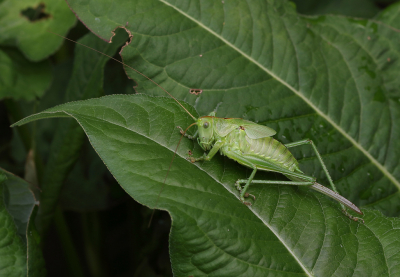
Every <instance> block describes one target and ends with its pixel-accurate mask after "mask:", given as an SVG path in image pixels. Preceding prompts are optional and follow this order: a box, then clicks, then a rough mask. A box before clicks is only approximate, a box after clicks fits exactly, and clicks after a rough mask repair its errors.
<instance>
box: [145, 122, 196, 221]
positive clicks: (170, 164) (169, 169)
mask: <svg viewBox="0 0 400 277" xmlns="http://www.w3.org/2000/svg"><path fill="white" fill-rule="evenodd" d="M195 124H197V122H195V123H192V124H190V125H189V127H187V128H186V130H185V131H184V132H183V133H182V135H181V138H180V139H179V142H178V145H177V146H176V149H175V151H174V156H173V157H172V160H171V162H170V163H169V167H168V171H167V175H165V178H164V182H163V185H162V188H161V190H160V192H159V193H158V196H157V201H156V206H155V207H154V209H153V212H152V213H151V217H150V220H149V224H148V225H147V228H150V225H151V221H152V220H153V216H154V212H155V211H156V209H157V208H158V206H157V205H158V200H160V195H161V192H162V191H163V190H164V186H165V181H167V177H168V174H169V172H170V171H171V166H172V162H173V161H174V159H175V156H176V152H177V151H178V147H179V144H181V140H182V138H183V136H184V135H185V134H186V131H187V130H188V129H189V128H190V127H192V126H193V125H195Z"/></svg>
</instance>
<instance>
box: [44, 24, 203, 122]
mask: <svg viewBox="0 0 400 277" xmlns="http://www.w3.org/2000/svg"><path fill="white" fill-rule="evenodd" d="M47 32H49V33H51V34H54V35H56V36H59V37H62V38H63V39H66V40H69V41H72V42H75V43H76V44H79V45H82V46H84V47H86V48H89V49H91V50H93V51H96V52H97V53H100V54H102V55H104V56H106V57H109V58H110V59H113V60H114V61H116V62H119V63H120V64H122V65H124V66H126V67H128V68H130V69H132V70H133V71H135V72H136V73H138V74H140V75H141V76H143V77H145V78H146V79H147V80H149V81H151V82H152V83H153V84H155V85H156V86H158V87H159V88H161V89H162V90H163V91H164V92H165V93H166V94H168V95H169V96H171V98H172V99H174V100H175V101H176V103H178V104H179V106H181V107H182V109H184V110H185V111H186V112H187V113H188V114H189V115H190V116H191V117H192V118H193V119H194V120H195V121H196V120H197V118H195V117H194V116H193V115H192V114H191V113H190V112H189V111H188V110H187V109H186V108H185V107H184V106H183V105H182V104H181V103H180V102H179V101H178V100H177V99H176V98H175V97H173V96H172V95H171V93H169V92H168V91H167V90H166V89H165V88H163V87H162V86H160V85H159V84H157V83H156V82H155V81H154V80H152V79H150V78H149V77H147V76H146V75H144V74H143V73H142V72H140V71H139V70H137V69H134V68H133V67H131V66H129V65H127V64H125V63H123V62H121V61H120V60H117V59H116V58H113V57H111V56H109V55H107V54H105V53H103V52H101V51H99V50H96V49H94V48H92V47H90V46H87V45H85V44H82V43H79V42H77V41H75V40H72V39H69V38H66V37H63V36H62V35H59V34H57V33H53V32H51V31H47Z"/></svg>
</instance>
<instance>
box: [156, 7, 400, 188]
mask: <svg viewBox="0 0 400 277" xmlns="http://www.w3.org/2000/svg"><path fill="white" fill-rule="evenodd" d="M159 1H160V2H162V3H164V4H165V5H167V6H169V7H172V8H173V9H175V10H176V11H178V12H179V13H180V14H182V15H184V16H185V17H187V18H188V19H190V20H192V21H193V22H195V23H196V24H198V25H199V26H200V27H202V28H204V29H205V30H206V31H208V32H210V33H211V34H212V35H214V36H215V37H217V38H219V39H220V40H221V41H223V42H224V43H225V44H226V45H228V46H229V47H231V48H232V49H233V50H235V51H237V52H238V53H239V54H241V55H242V56H243V57H245V58H247V59H248V60H249V61H250V62H252V63H254V64H255V65H257V66H258V67H259V68H260V69H261V70H263V71H264V72H266V73H267V74H269V75H270V76H272V77H273V78H274V79H276V80H277V81H278V82H280V83H281V84H282V85H284V86H285V87H287V88H288V89H289V90H291V91H292V92H293V93H294V94H295V95H297V96H298V97H300V98H301V99H302V100H303V101H304V102H305V103H306V104H307V105H309V106H310V107H311V108H312V109H314V110H315V111H316V113H317V114H318V115H319V116H321V117H322V118H323V119H325V120H326V121H327V122H328V123H329V124H331V125H332V126H333V127H334V128H335V129H336V130H337V131H338V132H339V133H340V134H342V135H343V136H344V137H345V138H346V139H348V140H349V141H350V142H351V143H352V144H353V145H354V146H355V147H356V148H357V149H359V150H360V151H361V152H362V153H363V154H364V155H365V156H366V157H367V158H368V159H369V160H370V161H371V163H372V164H374V165H375V166H376V167H377V168H378V169H379V170H380V171H381V172H382V174H383V175H385V176H386V177H387V178H388V179H389V180H390V181H391V182H392V183H393V184H394V185H395V186H396V187H397V188H398V189H399V190H400V182H399V181H397V180H396V178H395V177H394V176H393V175H392V174H391V173H390V172H389V171H388V170H387V169H386V168H385V167H384V166H383V165H382V164H381V163H379V162H378V161H377V160H376V159H375V158H374V157H373V156H372V155H371V154H370V153H369V152H368V151H367V150H366V149H364V148H363V146H362V145H361V144H359V143H358V142H357V141H356V140H355V139H354V138H352V137H351V136H350V135H349V134H347V133H346V132H345V130H343V129H342V128H341V127H340V126H339V125H338V124H336V123H335V122H334V121H333V120H332V119H331V118H330V117H329V116H328V115H327V114H325V113H324V112H322V111H321V110H320V109H319V108H318V107H317V106H316V105H314V104H313V103H312V102H311V101H310V100H309V99H308V98H306V97H305V96H304V95H303V94H302V93H301V92H300V91H298V90H296V89H295V88H294V87H292V86H291V85H289V84H288V83H287V82H285V81H284V80H283V79H281V78H280V77H279V76H277V75H276V74H275V73H273V72H272V71H270V70H269V69H268V68H266V67H264V66H263V65H262V64H260V63H259V62H258V61H256V60H254V59H253V58H252V57H250V56H249V55H247V54H246V53H245V52H243V51H242V50H241V49H239V48H237V47H236V46H235V45H233V44H232V43H231V42H229V41H228V40H226V39H225V38H224V37H222V36H221V35H219V34H218V33H216V32H214V31H213V30H212V29H210V28H209V27H207V26H205V25H204V24H203V23H202V22H200V21H198V20H196V19H195V18H193V17H191V16H190V15H188V14H186V13H185V12H183V11H182V10H180V9H178V8H177V7H175V6H173V5H172V4H170V3H168V2H166V1H165V0H159Z"/></svg>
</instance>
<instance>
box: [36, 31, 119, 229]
mask: <svg viewBox="0 0 400 277" xmlns="http://www.w3.org/2000/svg"><path fill="white" fill-rule="evenodd" d="M118 38H119V39H120V43H119V44H118V43H115V44H102V45H101V46H102V48H103V49H101V51H102V52H105V53H107V54H108V55H113V54H114V53H115V52H116V50H117V48H118V47H119V46H120V44H121V43H122V41H124V40H125V38H124V37H123V36H120V37H118ZM80 42H81V43H83V44H86V45H88V46H91V47H98V46H100V45H99V43H101V41H99V40H98V39H96V38H95V36H94V35H93V34H88V35H87V36H85V37H84V38H83V39H81V40H80ZM98 48H99V47H98ZM107 61H108V57H105V56H102V57H101V58H100V59H98V55H97V53H95V52H94V51H92V50H91V49H87V48H78V49H77V51H76V57H75V63H74V68H73V71H72V77H71V80H70V82H69V84H68V88H67V91H66V94H65V101H71V100H79V99H87V98H91V97H96V96H100V95H102V93H103V91H102V85H103V71H104V66H105V64H106V62H107ZM83 141H84V132H83V131H82V130H81V127H80V126H79V125H78V124H77V123H76V122H74V121H69V122H68V123H67V124H66V125H60V124H58V126H57V129H56V132H55V135H54V137H53V140H52V144H51V148H50V153H51V155H50V156H49V160H48V161H47V165H46V168H45V170H44V174H43V178H42V180H41V189H42V190H43V192H42V195H41V205H40V207H39V214H38V222H39V224H38V228H40V230H39V231H40V232H41V233H43V232H45V231H46V230H47V228H48V227H49V224H50V222H51V219H52V218H53V216H54V212H55V208H56V205H57V203H58V200H59V196H60V191H61V188H62V185H63V183H64V181H65V179H66V177H67V176H68V174H69V172H70V171H71V169H72V167H73V165H74V164H75V162H76V161H77V159H78V157H79V155H80V150H81V147H82V144H83ZM93 185H95V184H93Z"/></svg>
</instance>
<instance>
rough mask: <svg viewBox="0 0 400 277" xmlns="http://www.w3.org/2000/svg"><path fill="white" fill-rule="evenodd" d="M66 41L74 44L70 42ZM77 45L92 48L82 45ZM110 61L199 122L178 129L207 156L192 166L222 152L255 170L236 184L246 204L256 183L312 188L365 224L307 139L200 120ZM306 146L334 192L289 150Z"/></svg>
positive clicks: (245, 124) (242, 123) (235, 122)
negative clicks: (269, 175) (264, 175)
mask: <svg viewBox="0 0 400 277" xmlns="http://www.w3.org/2000/svg"><path fill="white" fill-rule="evenodd" d="M53 34H55V33H53ZM55 35H58V34H55ZM58 36H60V35H58ZM65 39H67V40H70V39H68V38H65ZM70 41H73V40H70ZM73 42H75V41H73ZM75 43H77V44H80V45H82V46H85V47H88V46H86V45H83V44H81V43H78V42H75ZM88 48H90V47H88ZM90 49H92V50H94V51H96V52H99V53H100V54H102V55H105V56H108V55H106V54H104V53H102V52H100V51H97V50H95V49H93V48H90ZM108 57H109V58H111V59H113V60H115V61H117V62H119V63H121V64H123V65H124V66H126V67H128V68H130V69H132V70H133V71H135V72H136V73H138V74H140V75H141V76H143V77H145V78H146V79H148V80H149V81H151V82H152V83H154V84H155V85H157V86H158V87H159V88H161V89H162V90H163V91H164V92H165V93H167V94H168V95H169V96H170V97H171V98H173V99H174V100H175V101H176V102H177V103H178V104H179V106H180V107H181V108H182V109H184V110H185V111H186V112H187V113H188V114H189V115H190V116H191V117H192V118H193V120H194V121H195V122H194V123H193V124H191V125H190V126H189V127H187V128H186V130H183V129H182V128H181V127H180V126H177V127H178V128H179V129H180V133H181V134H182V136H181V139H182V137H183V136H185V137H186V138H188V139H192V140H195V139H196V140H197V142H198V144H199V145H200V147H201V148H202V149H203V150H204V151H205V152H204V155H203V156H201V157H198V158H194V157H191V155H190V154H189V155H188V157H187V160H188V161H190V162H192V163H195V162H197V161H209V160H211V159H212V158H213V157H214V155H215V154H217V152H218V151H219V152H220V154H222V155H224V156H227V157H228V158H230V159H232V160H235V161H237V162H238V163H240V164H241V165H244V166H246V167H248V168H251V169H252V173H251V174H250V176H249V178H247V179H239V180H237V181H236V183H235V187H236V189H237V190H238V191H239V199H240V201H241V202H242V203H243V204H245V205H247V206H251V205H252V204H251V202H248V201H245V198H247V197H249V196H251V197H252V198H253V199H254V200H255V196H254V195H252V194H250V193H248V192H247V190H248V189H249V186H250V184H252V183H253V184H255V183H256V184H278V185H295V186H309V187H311V188H312V189H314V190H316V191H319V192H320V193H322V194H325V195H327V196H329V197H331V198H332V199H335V200H336V201H338V202H339V203H340V206H341V208H342V211H343V213H344V214H345V215H346V216H347V217H349V218H350V219H352V220H354V221H360V222H362V223H364V220H363V219H362V218H359V217H355V216H352V215H351V214H349V213H348V211H347V208H349V209H351V210H353V211H354V212H356V213H358V214H360V215H363V213H362V212H361V210H360V209H359V208H358V207H357V206H356V205H354V204H353V203H352V202H350V201H349V200H347V199H346V198H344V197H343V196H341V195H340V194H339V193H338V191H337V189H336V186H335V184H334V183H333V180H332V178H331V176H330V174H329V172H328V169H327V168H326V166H325V163H324V162H323V160H322V157H321V155H320V154H319V152H318V150H317V147H316V146H315V145H314V143H313V141H312V140H310V139H304V140H300V141H297V142H292V143H288V144H282V143H281V142H279V141H278V140H276V139H274V138H272V136H274V135H275V134H276V131H275V130H273V129H271V128H269V127H267V126H263V125H259V124H256V123H254V122H251V121H247V120H245V119H242V118H221V117H216V114H215V112H212V113H210V114H209V115H207V116H202V117H200V118H198V119H197V118H195V117H194V116H193V115H192V114H191V113H190V112H189V111H188V110H187V109H186V108H185V107H184V106H183V105H182V104H181V103H180V102H179V101H178V100H177V99H176V98H175V97H173V96H172V95H171V94H170V93H169V92H168V91H167V90H166V89H164V88H163V87H162V86H160V85H159V84H157V83H156V82H155V81H154V80H152V79H150V78H149V77H147V76H146V75H144V74H143V73H141V72H139V71H138V70H136V69H134V68H132V67H130V66H129V65H126V64H124V63H123V62H121V61H119V60H117V59H115V58H113V57H110V56H108ZM193 91H196V92H197V91H199V92H202V90H200V89H196V90H195V89H192V90H190V93H192V94H193ZM194 125H196V126H197V128H198V129H197V131H196V132H195V134H194V135H193V136H190V135H188V134H187V133H186V131H187V130H188V129H189V128H190V127H192V126H194ZM179 144H180V140H179V143H178V145H177V148H176V150H175V152H174V155H173V158H172V160H171V163H170V166H169V169H168V172H167V174H166V176H165V179H164V182H163V186H164V185H165V182H166V179H167V177H168V173H169V171H170V169H171V165H172V162H173V160H174V157H175V155H176V152H177V149H178V147H179ZM302 145H308V146H311V147H312V149H313V150H314V152H315V155H316V156H317V158H318V161H319V163H320V164H321V166H322V168H323V171H324V173H325V175H326V177H327V179H328V181H329V184H330V185H331V187H332V190H331V189H329V188H327V187H325V186H323V185H321V184H319V183H318V182H317V180H316V178H315V177H312V176H309V175H306V174H305V173H303V172H302V171H301V170H300V168H299V164H298V161H297V160H296V158H295V157H294V156H293V155H292V153H291V152H290V151H289V148H292V147H297V146H302ZM207 152H208V154H207ZM258 170H261V171H270V172H277V173H281V174H283V175H284V176H286V177H287V178H288V179H289V180H290V181H275V180H254V177H255V174H256V172H257V171H258ZM162 190H163V188H162V189H161V190H160V192H159V195H158V198H157V201H156V206H155V209H156V208H157V204H158V200H159V196H160V194H161V192H162ZM153 214H154V212H153ZM152 217H153V215H152ZM150 223H151V219H150ZM150 223H149V225H150Z"/></svg>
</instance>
